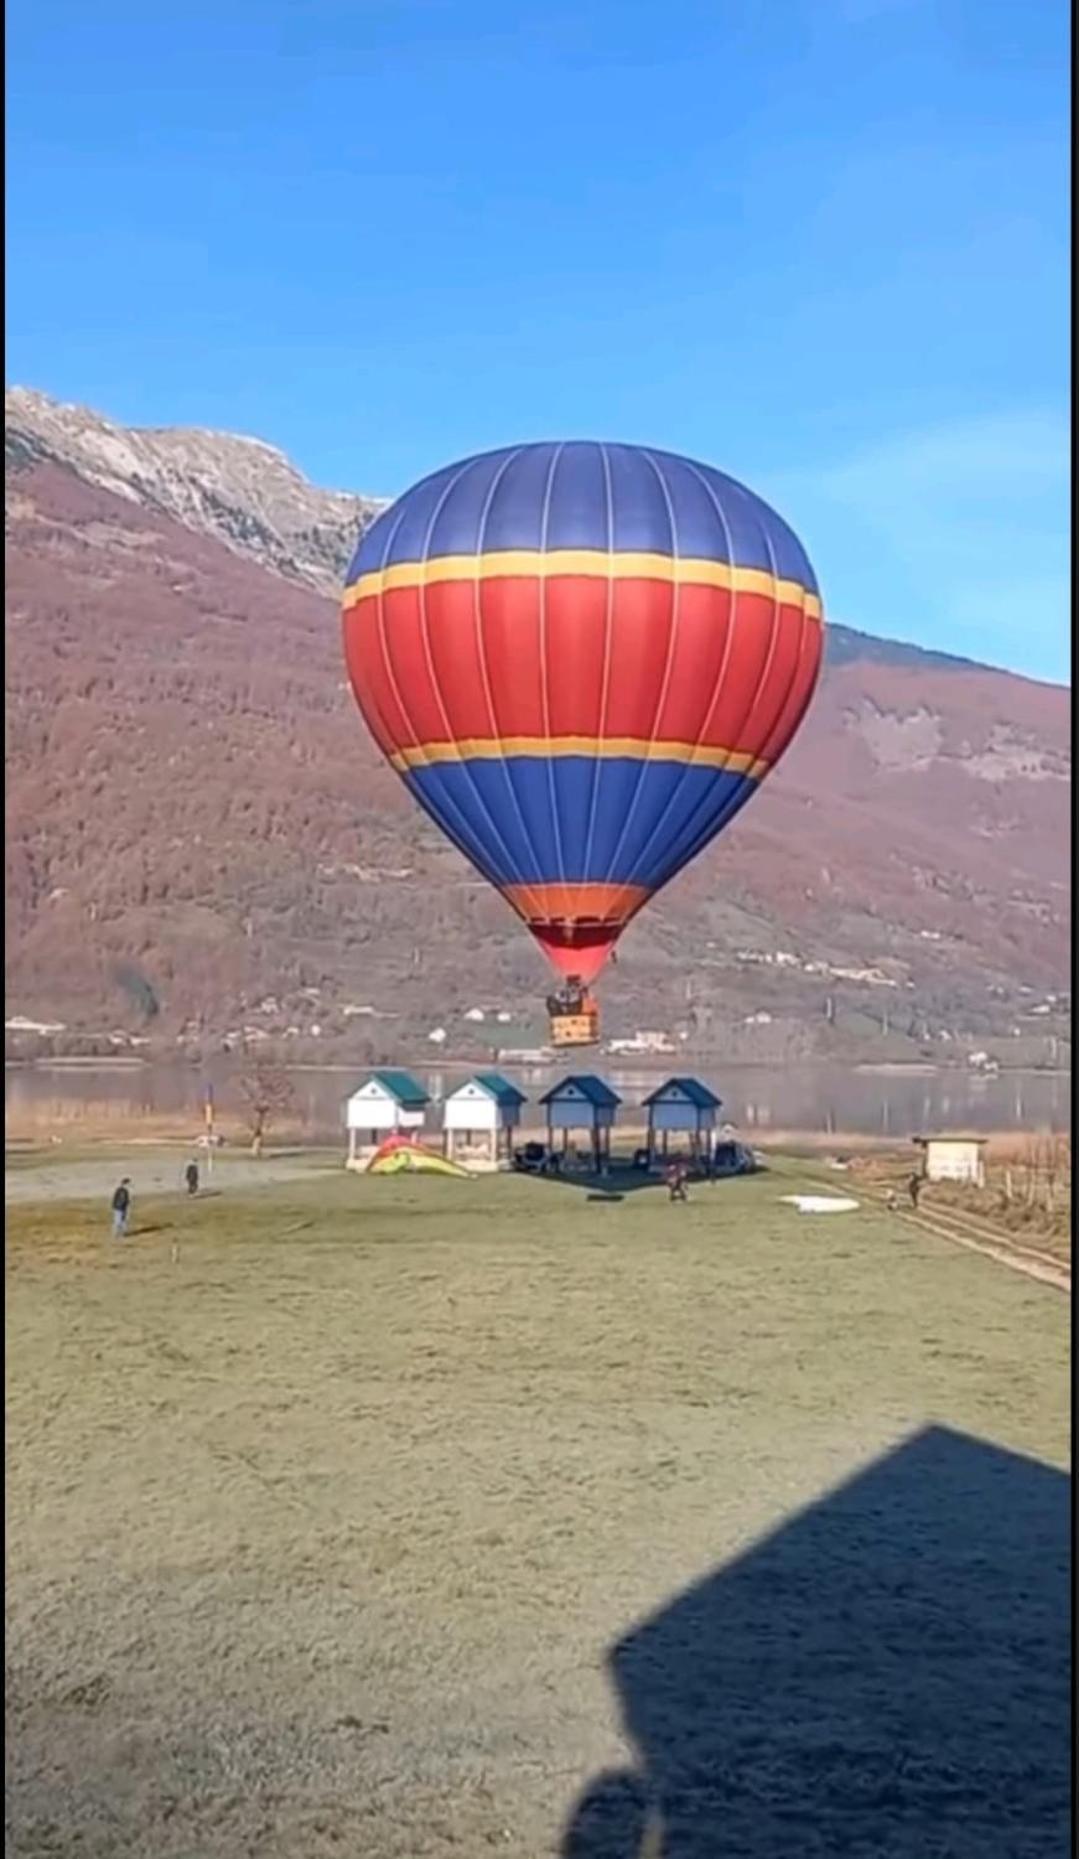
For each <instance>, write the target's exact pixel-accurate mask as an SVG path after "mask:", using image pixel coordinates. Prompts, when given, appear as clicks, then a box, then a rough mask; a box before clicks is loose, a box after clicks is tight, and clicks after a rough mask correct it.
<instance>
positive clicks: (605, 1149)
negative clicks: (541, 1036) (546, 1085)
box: [540, 1072, 622, 1171]
mask: <svg viewBox="0 0 1079 1859" xmlns="http://www.w3.org/2000/svg"><path fill="white" fill-rule="evenodd" d="M621 1102H622V1099H621V1098H620V1097H619V1095H618V1093H617V1091H612V1090H611V1087H610V1085H609V1084H606V1083H605V1082H604V1080H603V1079H602V1078H596V1077H593V1076H592V1074H591V1073H587V1072H575V1073H574V1074H572V1076H570V1077H568V1078H563V1079H562V1082H561V1083H560V1084H556V1085H554V1086H552V1088H551V1090H549V1091H547V1092H545V1093H544V1095H543V1096H542V1097H541V1098H540V1103H541V1104H542V1105H543V1107H544V1109H545V1110H546V1112H547V1146H548V1148H549V1149H553V1148H554V1147H555V1135H556V1132H558V1133H560V1134H561V1138H562V1142H561V1148H562V1154H563V1155H565V1153H566V1150H567V1148H568V1146H569V1138H570V1134H571V1132H577V1131H578V1130H580V1131H583V1132H584V1133H585V1134H586V1135H587V1136H588V1139H589V1142H590V1145H591V1149H592V1161H593V1164H594V1166H595V1168H596V1169H597V1171H598V1170H599V1169H602V1168H605V1167H607V1166H608V1164H609V1163H610V1159H611V1129H612V1126H613V1124H614V1119H615V1113H616V1111H617V1109H618V1106H619V1104H620V1103H621Z"/></svg>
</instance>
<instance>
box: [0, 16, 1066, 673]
mask: <svg viewBox="0 0 1079 1859" xmlns="http://www.w3.org/2000/svg"><path fill="white" fill-rule="evenodd" d="M1066 22H1067V8H1066V5H1065V4H1064V0H937V3H936V4H934V3H933V0H647V3H644V0H577V3H576V4H566V3H565V0H544V3H543V4H536V3H535V0H518V4H517V5H512V4H506V0H502V3H501V4H494V0H426V3H425V0H263V3H262V4H256V3H255V0H216V4H212V5H210V4H205V0H186V3H185V5H184V6H183V7H161V8H155V7H153V6H150V5H147V4H146V0H139V3H138V4H134V3H130V0H129V3H121V0H95V3H94V4H93V5H90V4H87V3H86V0H11V5H10V7H9V11H8V33H7V42H8V59H9V65H8V164H9V165H8V234H7V250H8V261H9V263H8V293H7V309H8V362H7V374H8V380H9V381H17V382H20V383H21V384H24V385H31V386H36V387H41V388H43V389H45V390H46V391H48V392H51V393H54V394H57V395H59V396H60V397H61V398H63V399H68V400H77V401H83V402H86V403H88V404H90V405H93V406H96V407H98V408H99V409H100V410H102V411H104V412H106V413H109V414H111V415H113V416H114V417H116V418H118V419H121V420H124V421H128V422H133V423H150V424H174V423H187V424H202V425H209V426H220V427H226V428H229V429H231V430H234V431H241V432H252V433H256V434H258V435H260V436H261V437H264V438H267V439H270V440H272V441H273V442H274V443H276V444H278V445H280V446H282V447H283V448H284V449H285V450H286V451H288V452H289V453H290V454H292V456H293V457H295V458H296V460H297V462H298V463H299V464H300V465H301V466H302V468H303V469H304V470H305V471H307V472H308V473H309V475H311V476H312V477H314V478H316V479H317V480H319V481H320V482H323V483H326V484H332V485H339V486H344V487H349V488H355V489H363V490H371V491H377V492H381V493H385V494H390V493H393V492H395V491H398V490H401V489H403V488H404V487H405V486H406V485H407V484H408V483H409V482H410V481H412V480H413V479H415V478H416V477H418V476H421V475H422V474H423V473H424V472H426V471H428V470H430V469H432V468H434V467H435V466H437V465H439V464H442V463H445V462H447V461H448V460H450V459H452V458H455V457H458V456H460V455H462V454H465V453H468V452H471V451H476V450H482V449H483V448H485V447H487V446H490V445H496V444H500V443H504V442H506V441H508V440H513V439H520V438H538V437H565V436H590V437H598V438H612V439H617V438H625V439H637V440H643V441H647V442H649V443H652V444H655V445H660V446H667V447H670V448H672V449H674V450H680V451H686V452H689V453H691V454H693V455H695V456H697V457H701V458H704V459H707V460H709V461H710V462H711V463H714V464H716V465H719V466H720V467H721V468H722V469H724V470H727V471H730V472H732V473H734V475H735V476H738V477H741V478H743V479H745V480H746V481H747V482H748V483H750V484H751V485H752V486H753V487H754V488H756V489H758V490H759V491H761V492H762V493H763V494H764V495H765V496H769V497H770V498H771V499H772V501H773V502H775V503H776V504H777V506H778V507H779V508H780V509H781V510H782V512H783V513H784V515H786V516H787V517H788V519H789V520H790V521H791V522H792V523H793V524H794V525H795V527H796V528H797V529H798V530H799V532H800V533H801V535H802V536H803V538H804V540H805V542H806V544H807V546H808V547H809V550H810V553H811V555H812V556H813V559H814V562H815V564H816V566H817V569H818V572H819V575H820V577H821V581H822V584H823V588H824V594H825V600H826V605H827V609H828V611H829V613H830V615H831V616H832V617H833V618H835V619H838V620H843V621H845V622H847V623H849V624H852V625H857V626H861V627H864V628H866V629H867V630H869V631H873V632H880V633H885V634H888V635H890V636H893V637H899V638H907V639H912V640H915V641H918V642H920V643H925V644H931V645H935V646H939V647H943V648H945V649H948V650H952V651H957V652H961V653H966V654H969V655H970V656H973V657H976V658H981V659H985V660H988V661H990V662H992V663H1000V664H1005V665H1008V666H1011V667H1014V668H1016V669H1019V670H1024V671H1027V672H1029V673H1031V674H1033V675H1035V676H1041V677H1050V678H1061V679H1063V678H1064V677H1066V675H1067V670H1068V648H1067V634H1068V625H1067V616H1068V554H1067V548H1068V544H1067V487H1068V480H1067V469H1068V464H1067V392H1068V361H1067V319H1068V300H1067V295H1066V288H1067V284H1066V280H1067V218H1066V206H1067V192H1066V190H1067V172H1068V170H1067V107H1068V101H1067V64H1068V41H1067V23H1066Z"/></svg>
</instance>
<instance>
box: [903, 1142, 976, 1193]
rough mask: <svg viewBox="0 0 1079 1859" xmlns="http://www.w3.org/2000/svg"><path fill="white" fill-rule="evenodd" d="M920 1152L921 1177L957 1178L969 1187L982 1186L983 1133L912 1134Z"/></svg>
mask: <svg viewBox="0 0 1079 1859" xmlns="http://www.w3.org/2000/svg"><path fill="white" fill-rule="evenodd" d="M912 1140H913V1142H914V1144H915V1146H916V1147H917V1148H919V1149H920V1150H921V1152H922V1170H921V1172H922V1179H923V1180H924V1181H961V1182H964V1183H965V1184H967V1185H968V1186H970V1187H973V1188H984V1186H985V1145H986V1141H987V1138H986V1137H984V1136H915V1137H914V1138H913V1139H912Z"/></svg>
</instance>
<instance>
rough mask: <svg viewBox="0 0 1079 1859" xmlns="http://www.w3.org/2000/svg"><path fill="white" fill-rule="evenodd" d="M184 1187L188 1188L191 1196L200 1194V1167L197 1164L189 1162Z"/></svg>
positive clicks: (185, 1170)
mask: <svg viewBox="0 0 1079 1859" xmlns="http://www.w3.org/2000/svg"><path fill="white" fill-rule="evenodd" d="M184 1186H185V1187H186V1189H187V1191H188V1193H189V1194H197V1193H198V1191H199V1165H198V1163H197V1162H189V1163H188V1165H187V1167H186V1168H185V1169H184Z"/></svg>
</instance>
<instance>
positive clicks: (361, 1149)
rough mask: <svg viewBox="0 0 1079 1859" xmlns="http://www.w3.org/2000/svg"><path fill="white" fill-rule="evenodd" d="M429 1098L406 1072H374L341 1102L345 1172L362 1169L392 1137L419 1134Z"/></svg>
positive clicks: (416, 1081) (420, 1085)
mask: <svg viewBox="0 0 1079 1859" xmlns="http://www.w3.org/2000/svg"><path fill="white" fill-rule="evenodd" d="M430 1101H431V1098H430V1094H429V1092H427V1091H425V1090H424V1088H423V1086H422V1084H420V1083H419V1082H418V1080H417V1079H415V1078H413V1077H412V1075H411V1073H410V1072H406V1071H392V1070H384V1071H374V1072H371V1074H370V1075H369V1077H367V1078H366V1079H365V1080H364V1082H363V1084H361V1085H359V1086H358V1088H357V1089H356V1090H355V1091H353V1092H352V1093H351V1095H350V1096H349V1097H347V1098H346V1099H345V1128H346V1129H347V1131H348V1156H347V1158H346V1162H345V1166H346V1168H363V1167H365V1166H366V1164H367V1163H368V1162H369V1161H370V1159H371V1157H372V1156H373V1155H374V1153H375V1150H376V1149H377V1148H378V1146H379V1144H380V1143H382V1142H385V1140H386V1137H387V1136H389V1135H390V1134H391V1133H392V1134H397V1135H401V1134H404V1133H405V1132H406V1131H412V1132H413V1133H415V1132H417V1131H419V1130H422V1128H423V1126H424V1122H425V1119H426V1116H427V1106H428V1104H429V1103H430Z"/></svg>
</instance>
